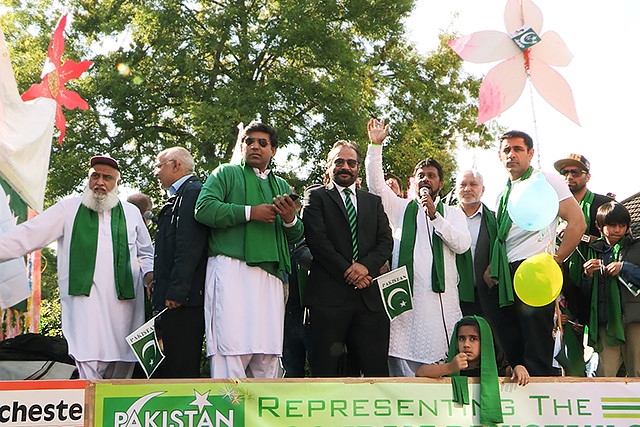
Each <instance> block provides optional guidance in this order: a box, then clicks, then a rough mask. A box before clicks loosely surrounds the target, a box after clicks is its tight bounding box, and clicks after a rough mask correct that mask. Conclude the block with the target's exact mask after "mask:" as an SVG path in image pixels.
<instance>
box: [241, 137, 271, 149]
mask: <svg viewBox="0 0 640 427" xmlns="http://www.w3.org/2000/svg"><path fill="white" fill-rule="evenodd" d="M256 141H258V144H260V147H262V148H264V147H266V146H267V145H269V140H268V139H265V138H252V137H248V138H245V139H244V143H245V144H247V146H248V147H251V146H252V145H253V143H254V142H256Z"/></svg>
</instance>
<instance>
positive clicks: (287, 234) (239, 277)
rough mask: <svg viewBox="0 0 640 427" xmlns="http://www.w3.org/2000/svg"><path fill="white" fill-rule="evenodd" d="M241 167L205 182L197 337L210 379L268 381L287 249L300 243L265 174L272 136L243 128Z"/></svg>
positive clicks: (277, 340)
mask: <svg viewBox="0 0 640 427" xmlns="http://www.w3.org/2000/svg"><path fill="white" fill-rule="evenodd" d="M241 140H242V155H243V159H244V160H243V162H242V164H239V165H237V164H223V165H220V166H219V167H218V168H217V169H216V170H214V171H213V172H212V173H211V175H210V176H209V178H208V179H207V181H206V182H205V184H204V186H203V187H202V190H201V192H200V196H199V197H198V200H197V202H196V210H195V212H196V214H195V217H196V220H197V221H200V222H201V223H203V224H205V225H207V226H209V227H210V232H209V260H208V263H207V275H206V280H205V332H206V341H207V357H209V362H210V367H211V377H212V378H247V377H253V378H275V377H276V376H277V374H278V368H279V363H278V362H279V357H280V356H281V355H282V341H283V329H284V308H285V297H284V295H285V293H284V282H283V277H284V276H283V273H284V272H285V271H286V272H288V273H291V259H290V257H289V246H288V245H289V244H293V243H297V242H298V241H300V240H301V239H302V236H303V234H304V227H303V225H302V221H301V220H299V219H298V217H297V216H296V211H295V206H294V203H293V200H292V199H291V197H289V193H291V187H290V186H289V184H287V182H286V181H285V180H284V179H282V178H280V177H278V176H276V175H275V174H274V173H273V171H272V170H270V169H269V163H270V162H271V159H272V158H273V156H274V155H275V154H276V149H277V148H278V136H277V134H276V132H275V130H274V129H273V128H272V127H271V126H268V125H266V124H263V123H259V122H252V123H250V124H249V125H248V126H247V127H246V128H245V129H244V130H243V131H242V134H241Z"/></svg>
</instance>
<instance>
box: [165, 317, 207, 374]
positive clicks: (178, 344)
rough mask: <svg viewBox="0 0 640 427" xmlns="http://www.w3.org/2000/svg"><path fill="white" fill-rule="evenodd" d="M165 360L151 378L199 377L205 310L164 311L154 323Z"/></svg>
mask: <svg viewBox="0 0 640 427" xmlns="http://www.w3.org/2000/svg"><path fill="white" fill-rule="evenodd" d="M156 327H157V328H158V331H159V335H160V336H161V338H162V343H163V346H164V355H165V359H164V361H163V362H162V364H160V366H159V367H158V369H157V370H156V372H155V373H154V375H153V378H200V368H201V360H202V341H203V339H204V307H178V308H174V309H171V310H167V311H165V312H164V313H162V315H161V316H160V317H159V318H158V320H157V321H156Z"/></svg>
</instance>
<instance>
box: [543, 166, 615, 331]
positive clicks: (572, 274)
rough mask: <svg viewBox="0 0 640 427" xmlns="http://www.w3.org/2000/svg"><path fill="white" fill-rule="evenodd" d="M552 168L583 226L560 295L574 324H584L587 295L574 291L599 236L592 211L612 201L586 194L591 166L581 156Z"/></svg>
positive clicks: (586, 310)
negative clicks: (576, 207)
mask: <svg viewBox="0 0 640 427" xmlns="http://www.w3.org/2000/svg"><path fill="white" fill-rule="evenodd" d="M553 166H554V167H555V169H556V170H557V171H558V172H560V175H562V176H563V177H564V179H565V181H566V183H567V185H568V186H569V191H571V193H572V194H573V197H574V198H575V199H576V201H577V202H578V205H579V206H580V209H581V210H582V214H583V215H584V219H585V222H586V223H587V230H586V231H585V232H584V234H583V235H582V239H581V241H580V243H579V244H578V247H577V249H576V250H575V251H574V252H573V253H572V254H571V256H570V257H569V258H568V259H567V260H566V261H565V262H564V263H563V266H562V268H563V270H564V273H565V274H564V278H565V283H564V286H563V293H564V295H565V297H566V298H567V303H568V304H569V309H570V310H571V311H572V312H573V313H575V314H576V315H577V316H578V322H579V323H580V324H583V325H585V324H586V323H585V322H588V319H589V301H590V296H589V295H582V294H580V293H579V292H578V290H579V289H578V288H579V287H580V283H581V280H582V265H583V264H584V263H585V262H586V261H587V260H590V259H593V258H595V255H596V254H595V252H593V250H592V249H590V247H589V244H590V243H593V242H594V241H595V240H596V239H598V238H599V237H600V230H599V229H598V227H597V226H596V212H597V211H598V208H599V207H600V206H601V205H603V204H605V203H608V202H610V201H611V200H612V199H611V198H609V197H607V196H604V195H602V194H595V193H592V192H591V191H589V189H588V188H587V183H588V182H589V180H590V179H591V173H590V169H591V164H590V163H589V161H588V160H587V158H586V157H584V156H583V155H582V154H569V155H568V156H567V157H566V158H564V159H560V160H558V161H557V162H555V163H554V164H553Z"/></svg>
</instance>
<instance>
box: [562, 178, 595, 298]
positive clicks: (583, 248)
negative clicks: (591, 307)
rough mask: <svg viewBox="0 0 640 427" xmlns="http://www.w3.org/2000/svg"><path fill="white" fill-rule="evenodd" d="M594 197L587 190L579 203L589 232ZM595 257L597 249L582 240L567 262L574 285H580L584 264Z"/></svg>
mask: <svg viewBox="0 0 640 427" xmlns="http://www.w3.org/2000/svg"><path fill="white" fill-rule="evenodd" d="M594 198H595V194H593V193H592V192H591V191H589V190H587V192H586V193H585V195H584V197H583V198H582V200H580V203H579V206H580V209H582V214H583V215H584V220H585V222H586V223H587V231H586V233H587V234H588V233H589V226H590V224H591V205H592V204H593V199H594ZM595 257H596V256H595V251H594V250H593V249H592V248H591V247H590V246H589V243H587V242H580V243H579V244H578V247H577V248H576V250H575V251H573V252H572V253H571V255H570V256H569V259H568V260H567V263H568V265H569V278H571V283H573V285H574V286H580V283H581V282H582V270H583V268H582V266H583V264H584V263H585V262H586V261H587V260H589V259H594V258H595Z"/></svg>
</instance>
